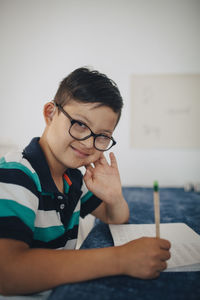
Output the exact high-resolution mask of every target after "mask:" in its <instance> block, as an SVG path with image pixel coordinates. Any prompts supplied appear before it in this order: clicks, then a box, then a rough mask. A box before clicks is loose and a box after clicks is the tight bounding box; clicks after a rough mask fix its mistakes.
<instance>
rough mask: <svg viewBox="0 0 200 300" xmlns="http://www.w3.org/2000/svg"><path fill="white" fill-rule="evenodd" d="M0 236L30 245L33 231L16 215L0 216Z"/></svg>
mask: <svg viewBox="0 0 200 300" xmlns="http://www.w3.org/2000/svg"><path fill="white" fill-rule="evenodd" d="M0 238H9V239H14V240H20V241H22V242H25V243H26V244H28V245H29V246H31V243H32V239H33V232H32V231H31V229H30V228H29V227H28V226H27V225H26V224H24V223H23V222H22V220H20V219H19V218H17V217H1V218H0Z"/></svg>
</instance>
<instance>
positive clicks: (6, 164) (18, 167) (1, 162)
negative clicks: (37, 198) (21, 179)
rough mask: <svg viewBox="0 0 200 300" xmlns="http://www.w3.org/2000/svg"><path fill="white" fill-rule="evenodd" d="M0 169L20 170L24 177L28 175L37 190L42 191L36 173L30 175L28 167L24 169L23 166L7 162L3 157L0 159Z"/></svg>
mask: <svg viewBox="0 0 200 300" xmlns="http://www.w3.org/2000/svg"><path fill="white" fill-rule="evenodd" d="M0 167H1V168H3V169H16V170H21V171H22V172H24V173H25V174H26V175H28V176H29V177H30V178H31V179H32V180H33V181H34V182H35V184H36V186H37V190H38V191H39V192H41V191H42V188H41V184H40V180H39V177H38V175H37V174H36V173H32V172H31V170H30V169H29V168H28V167H25V166H24V165H23V164H21V163H18V162H7V161H6V160H5V158H4V157H2V158H1V159H0Z"/></svg>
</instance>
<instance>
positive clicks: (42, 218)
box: [35, 210, 63, 228]
mask: <svg viewBox="0 0 200 300" xmlns="http://www.w3.org/2000/svg"><path fill="white" fill-rule="evenodd" d="M62 225H63V224H62V222H61V220H60V215H59V213H58V212H56V211H55V210H49V211H45V210H38V211H37V215H36V219H35V227H40V228H46V227H51V226H62Z"/></svg>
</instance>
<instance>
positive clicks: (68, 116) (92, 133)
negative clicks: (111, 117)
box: [54, 102, 117, 152]
mask: <svg viewBox="0 0 200 300" xmlns="http://www.w3.org/2000/svg"><path fill="white" fill-rule="evenodd" d="M54 104H55V105H56V106H57V107H58V109H59V110H60V111H61V112H62V113H63V114H64V115H65V116H66V117H67V118H68V119H69V120H70V122H71V126H70V127H69V134H70V135H71V137H73V139H75V140H77V141H84V140H87V139H89V138H90V137H91V136H92V137H93V138H94V139H93V146H94V148H95V149H97V150H98V151H102V152H104V151H108V150H110V149H111V148H112V147H113V146H114V145H116V144H117V142H116V141H115V140H114V138H113V137H109V136H107V135H104V134H101V133H100V134H96V133H94V132H93V131H92V130H91V129H90V127H89V126H87V124H85V123H84V122H81V121H78V120H75V119H73V118H72V117H71V116H70V115H69V114H68V113H67V112H66V111H65V110H64V108H63V107H62V106H61V105H60V104H58V103H55V102H54ZM75 123H78V124H83V125H84V126H86V127H87V128H88V129H89V130H90V132H91V133H90V134H89V135H87V136H86V137H84V138H81V139H79V138H76V137H74V136H73V135H72V134H71V132H70V129H71V128H72V126H73V125H74V124H75ZM99 136H103V137H106V138H107V139H110V140H111V141H112V145H111V146H110V147H109V148H108V149H105V150H102V149H99V148H97V147H96V146H95V140H96V138H97V137H99Z"/></svg>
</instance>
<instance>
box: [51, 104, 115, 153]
mask: <svg viewBox="0 0 200 300" xmlns="http://www.w3.org/2000/svg"><path fill="white" fill-rule="evenodd" d="M55 105H56V106H57V107H58V109H59V110H60V111H61V112H62V113H63V114H64V115H65V116H66V117H67V118H68V119H69V120H70V122H71V126H70V127H69V134H70V135H71V137H73V138H74V139H75V140H78V141H84V140H87V139H89V138H90V137H91V136H93V138H94V142H93V143H94V144H93V145H94V148H95V149H97V150H99V151H107V150H109V149H110V148H111V147H113V146H114V145H116V141H115V140H114V139H113V137H109V136H107V135H105V134H95V133H94V132H93V131H92V130H91V129H90V128H89V127H88V126H87V125H86V124H84V123H83V122H80V121H78V120H74V119H73V118H72V117H71V116H70V115H69V114H68V113H67V112H66V111H65V110H64V109H63V107H62V106H61V105H60V104H57V103H55Z"/></svg>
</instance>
